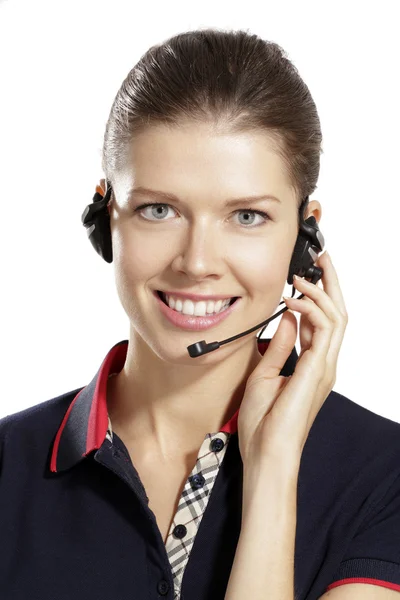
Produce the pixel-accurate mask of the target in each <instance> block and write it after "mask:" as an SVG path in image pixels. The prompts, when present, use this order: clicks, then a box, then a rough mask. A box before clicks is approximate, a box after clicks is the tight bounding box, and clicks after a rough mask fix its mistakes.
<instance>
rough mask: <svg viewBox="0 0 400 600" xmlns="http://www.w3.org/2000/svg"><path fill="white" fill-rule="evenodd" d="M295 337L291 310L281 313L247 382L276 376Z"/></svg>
mask: <svg viewBox="0 0 400 600" xmlns="http://www.w3.org/2000/svg"><path fill="white" fill-rule="evenodd" d="M296 339H297V319H296V316H295V314H294V313H293V312H292V311H291V310H289V309H288V310H287V311H285V312H284V313H283V315H282V317H281V320H280V322H279V325H278V328H277V330H276V332H275V334H274V336H273V338H272V340H271V341H270V343H269V344H268V348H267V349H266V351H265V352H264V355H263V357H262V359H261V360H260V362H259V363H258V365H257V366H256V368H255V369H254V371H253V372H252V373H251V375H250V377H249V379H248V382H250V380H251V382H253V381H254V380H255V379H272V378H274V377H278V375H279V373H280V372H281V370H282V369H283V367H284V365H285V363H286V361H287V359H288V358H289V356H290V354H291V352H292V350H293V346H294V345H295V343H296Z"/></svg>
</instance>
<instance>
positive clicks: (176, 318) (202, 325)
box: [153, 291, 241, 331]
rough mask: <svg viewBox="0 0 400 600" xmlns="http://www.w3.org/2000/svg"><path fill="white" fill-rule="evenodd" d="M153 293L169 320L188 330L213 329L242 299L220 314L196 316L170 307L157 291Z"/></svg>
mask: <svg viewBox="0 0 400 600" xmlns="http://www.w3.org/2000/svg"><path fill="white" fill-rule="evenodd" d="M153 294H154V297H155V299H156V300H157V302H158V305H159V307H160V310H161V312H162V314H163V315H164V316H165V317H166V318H167V319H168V321H169V322H170V323H172V324H173V325H175V326H176V327H180V328H181V329H185V330H187V331H203V330H204V329H211V328H212V327H214V326H215V325H217V324H218V323H221V321H224V320H225V319H226V318H227V317H229V315H230V314H231V313H232V312H233V311H234V310H235V309H236V307H237V305H238V304H239V303H240V300H241V298H238V299H237V300H236V301H235V302H234V303H233V304H232V305H231V306H229V307H228V308H227V309H226V310H224V311H223V312H222V313H219V314H218V315H214V316H212V317H195V316H194V315H184V314H183V313H179V312H177V311H176V310H172V308H170V307H169V306H168V305H167V304H164V302H163V301H162V300H161V298H160V297H159V296H158V293H157V291H154V292H153Z"/></svg>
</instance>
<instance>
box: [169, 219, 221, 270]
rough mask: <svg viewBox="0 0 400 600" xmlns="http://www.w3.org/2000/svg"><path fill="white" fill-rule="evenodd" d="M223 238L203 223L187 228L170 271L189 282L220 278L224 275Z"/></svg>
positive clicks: (207, 224) (206, 223) (207, 223)
mask: <svg viewBox="0 0 400 600" xmlns="http://www.w3.org/2000/svg"><path fill="white" fill-rule="evenodd" d="M225 255H226V248H224V242H223V236H221V235H220V234H219V232H218V231H216V230H215V228H214V227H212V226H211V225H210V224H209V222H206V221H203V222H202V223H198V224H197V225H194V226H193V227H189V228H188V230H187V235H186V236H185V238H184V239H183V240H182V245H181V247H180V249H179V251H178V252H177V255H176V257H175V258H174V260H173V263H172V269H173V270H174V271H176V272H181V273H182V272H183V273H185V275H186V277H187V278H188V279H191V280H199V281H200V280H202V279H204V278H206V277H216V278H218V277H221V276H222V275H223V273H224V268H225V267H224V260H223V258H224V256H225Z"/></svg>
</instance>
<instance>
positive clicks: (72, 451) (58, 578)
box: [0, 339, 400, 600]
mask: <svg viewBox="0 0 400 600" xmlns="http://www.w3.org/2000/svg"><path fill="white" fill-rule="evenodd" d="M269 341H270V340H269V339H268V340H264V341H262V342H261V341H259V342H258V344H259V351H260V353H261V354H263V353H264V352H265V350H266V348H267V346H268V343H269ZM127 348H128V341H127V340H124V341H122V342H120V343H118V344H116V345H115V346H113V347H112V348H111V350H110V351H109V352H108V354H107V355H106V357H105V359H104V361H103V362H102V364H101V366H100V368H99V370H98V371H97V373H96V374H95V375H94V377H93V379H92V381H91V382H90V383H89V384H88V385H86V386H85V387H83V388H78V389H75V390H73V391H70V392H67V393H65V394H63V395H61V396H58V397H56V398H52V399H51V400H47V401H45V402H42V403H40V404H38V405H36V406H33V407H31V408H28V409H25V410H22V411H20V412H17V413H14V414H11V415H8V416H6V417H3V418H2V419H1V420H0V458H1V463H0V469H1V470H0V539H1V545H0V598H1V600H26V599H27V598H29V600H71V599H72V598H73V599H74V600H91V599H93V600H110V598H112V599H115V600H152V599H154V600H156V599H160V598H165V599H168V600H177V599H179V600H214V599H215V600H223V599H224V596H225V591H226V587H227V584H228V580H229V575H230V571H231V568H232V563H233V559H234V555H235V550H236V546H237V542H238V538H239V534H240V527H241V508H242V475H243V469H242V462H241V457H240V452H239V447H238V434H237V416H238V413H236V414H235V415H233V416H232V418H231V419H230V420H229V421H228V422H227V423H226V424H225V425H224V426H223V427H222V428H221V430H220V431H217V432H211V433H207V435H206V436H205V438H204V442H203V443H202V445H201V447H200V448H199V453H198V458H197V461H196V464H195V466H194V468H193V470H192V472H191V474H190V476H189V477H188V479H187V481H186V483H185V486H184V488H183V491H182V494H181V497H180V501H179V505H178V508H177V511H176V514H175V516H174V519H173V522H172V524H171V528H170V531H169V534H168V537H167V540H166V542H164V540H163V539H162V536H161V534H160V530H159V529H158V526H157V521H156V518H155V515H154V513H153V512H152V510H151V509H150V508H149V500H148V497H147V495H146V490H145V488H144V486H143V484H142V482H141V480H140V477H139V474H138V472H137V470H136V469H135V466H134V465H133V464H132V461H131V458H130V455H129V453H128V451H127V448H126V447H125V445H124V443H123V442H122V440H121V439H120V438H119V437H118V435H116V434H115V433H113V431H112V423H111V421H110V419H109V416H108V410H107V394H106V390H107V380H108V378H109V377H110V376H111V375H112V374H113V373H118V372H119V371H120V370H121V369H122V367H123V365H124V362H125V358H126V353H127ZM297 358H298V355H297V353H296V349H295V348H293V351H292V353H291V355H290V357H289V358H288V360H287V362H286V364H285V366H284V368H283V369H282V371H281V374H282V375H285V376H288V375H290V374H291V373H293V371H294V368H295V364H296V360H297ZM354 376H358V374H357V373H355V374H354ZM350 583H369V584H372V585H376V586H382V587H386V588H389V589H392V590H397V591H400V424H399V423H397V422H394V421H391V420H389V419H387V418H384V417H382V416H380V415H377V414H375V413H373V412H371V411H369V410H367V409H366V408H364V407H362V406H360V405H358V404H356V403H355V402H353V401H351V400H349V399H348V398H346V397H345V396H343V395H341V394H339V393H338V392H335V391H332V392H331V393H330V394H329V396H328V397H327V399H326V400H325V403H324V404H323V406H322V408H321V410H320V411H319V413H318V415H317V417H316V419H315V421H314V423H313V425H312V428H311V430H310V433H309V436H308V439H307V442H306V444H305V446H304V449H303V454H302V457H301V463H300V470H299V478H298V495H297V524H296V540H295V594H296V600H318V598H319V597H320V596H321V595H322V594H323V593H324V592H326V591H327V590H329V589H332V588H334V587H336V586H340V585H346V584H350Z"/></svg>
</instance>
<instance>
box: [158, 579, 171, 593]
mask: <svg viewBox="0 0 400 600" xmlns="http://www.w3.org/2000/svg"><path fill="white" fill-rule="evenodd" d="M157 592H158V593H159V594H161V596H165V594H168V592H169V583H168V581H165V579H161V581H159V582H158V584H157Z"/></svg>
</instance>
